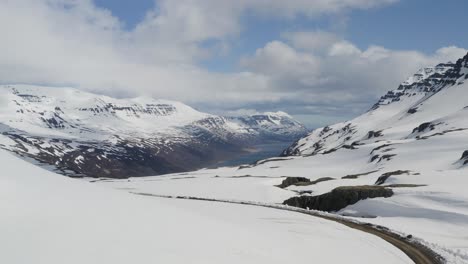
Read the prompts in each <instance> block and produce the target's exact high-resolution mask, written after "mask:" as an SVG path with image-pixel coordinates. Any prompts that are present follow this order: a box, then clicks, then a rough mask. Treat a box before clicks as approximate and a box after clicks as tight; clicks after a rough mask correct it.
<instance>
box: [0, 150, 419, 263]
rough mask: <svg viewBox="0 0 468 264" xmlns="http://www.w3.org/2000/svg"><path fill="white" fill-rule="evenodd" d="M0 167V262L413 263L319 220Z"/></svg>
mask: <svg viewBox="0 0 468 264" xmlns="http://www.w3.org/2000/svg"><path fill="white" fill-rule="evenodd" d="M0 159H1V160H2V165H1V167H2V177H0V208H1V210H2V217H1V218H0V233H1V234H2V235H1V236H0V248H1V254H0V262H1V263H11V264H16V263H47V264H51V263H113V264H116V263H150V262H155V263H292V262H304V261H305V260H308V259H309V260H311V261H313V262H320V263H342V262H346V263H362V262H363V260H365V261H366V262H368V263H411V261H410V260H409V258H408V257H407V256H406V255H405V254H403V253H402V252H401V251H399V250H398V249H396V248H395V247H393V246H391V245H390V244H388V243H386V242H385V241H383V240H381V239H379V238H377V237H375V236H372V235H369V234H366V233H363V232H360V231H356V230H353V229H351V228H348V227H345V226H343V225H340V224H337V223H334V222H330V221H327V220H323V219H320V218H315V217H310V216H307V215H304V214H300V213H295V212H285V211H278V210H274V209H269V208H257V207H250V206H242V205H235V204H220V203H206V202H203V201H198V202H197V201H180V200H168V199H162V198H154V197H145V196H138V195H134V194H130V193H127V192H123V191H116V190H112V189H106V188H103V186H96V185H95V184H94V185H93V184H90V183H88V182H83V181H79V180H73V179H70V178H66V177H63V176H60V175H57V174H53V173H51V172H48V171H45V170H43V169H40V168H38V167H36V166H34V165H31V164H29V163H27V162H24V161H22V160H20V159H18V158H16V157H14V156H12V155H11V154H8V153H6V152H4V151H0ZM122 183H123V182H122ZM119 188H126V190H127V191H128V190H129V189H128V188H131V187H129V186H127V187H123V186H121V187H119Z"/></svg>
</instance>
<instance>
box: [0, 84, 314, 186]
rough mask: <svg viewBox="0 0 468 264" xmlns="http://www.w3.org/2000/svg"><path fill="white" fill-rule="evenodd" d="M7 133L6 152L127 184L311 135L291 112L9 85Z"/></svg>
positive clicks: (0, 92) (2, 121)
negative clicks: (206, 109)
mask: <svg viewBox="0 0 468 264" xmlns="http://www.w3.org/2000/svg"><path fill="white" fill-rule="evenodd" d="M0 132H1V133H2V134H3V135H6V136H7V138H8V140H4V142H0V147H1V148H4V149H7V150H10V151H13V152H15V153H17V154H19V155H21V156H23V157H25V158H29V159H32V160H34V161H37V162H39V163H41V164H42V165H47V166H49V167H50V168H52V169H53V170H58V171H59V172H61V173H63V174H66V175H70V176H89V177H109V178H127V177H130V176H144V175H159V174H164V173H173V172H181V171H187V170H193V169H198V168H202V167H204V166H208V165H211V164H215V163H216V162H219V161H222V160H225V159H229V158H232V157H235V156H237V155H241V154H242V153H245V152H246V150H247V149H248V148H251V147H252V146H254V145H255V144H261V143H266V142H292V141H294V140H295V139H297V138H299V137H301V136H302V135H304V134H306V132H307V129H306V128H305V127H304V126H303V125H302V124H300V123H299V122H297V121H295V120H294V119H293V118H292V117H291V116H289V115H288V114H286V113H283V112H276V113H264V114H256V115H250V116H240V117H224V116H217V115H211V114H207V113H202V112H199V111H197V110H195V109H193V108H191V107H189V106H187V105H185V104H183V103H180V102H175V101H168V100H155V99H151V98H145V97H139V98H133V99H116V98H111V97H107V96H102V95H96V94H92V93H87V92H84V91H80V90H77V89H73V88H51V87H39V86H30V85H4V86H0Z"/></svg>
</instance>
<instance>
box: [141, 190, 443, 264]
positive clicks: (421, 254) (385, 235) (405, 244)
mask: <svg viewBox="0 0 468 264" xmlns="http://www.w3.org/2000/svg"><path fill="white" fill-rule="evenodd" d="M132 193H133V194H136V195H143V196H151V197H157V198H167V199H183V200H197V201H206V202H218V203H231V204H241V205H249V206H259V207H267V208H273V209H277V210H283V211H291V212H296V213H302V214H307V215H311V216H314V217H319V218H322V219H326V220H329V221H333V222H337V223H340V224H343V225H345V226H347V227H350V228H353V229H356V230H359V231H362V232H365V233H368V234H372V235H375V236H378V237H380V238H381V239H383V240H385V241H387V242H388V243H390V244H392V245H393V246H395V247H397V248H398V249H399V250H401V251H402V252H403V253H405V254H406V255H407V256H408V257H409V258H410V259H411V260H412V261H414V263H416V264H444V263H446V261H445V259H444V258H443V257H441V256H440V255H438V254H437V253H436V252H434V251H433V250H431V249H430V248H428V247H427V246H425V245H423V244H421V243H420V242H418V241H417V240H416V239H413V238H412V237H404V236H401V235H399V234H397V233H394V232H392V231H391V230H389V229H388V228H385V227H382V226H376V225H372V224H367V223H360V222H357V221H351V220H349V219H345V218H343V217H340V216H337V215H333V214H329V213H324V212H320V211H314V210H305V209H301V208H295V207H289V206H285V205H279V204H265V203H258V202H250V201H234V200H222V199H210V198H200V197H192V196H169V195H157V194H151V193H139V192H132Z"/></svg>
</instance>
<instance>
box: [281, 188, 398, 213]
mask: <svg viewBox="0 0 468 264" xmlns="http://www.w3.org/2000/svg"><path fill="white" fill-rule="evenodd" d="M392 195H393V191H392V190H391V189H389V188H385V187H383V186H344V187H338V188H336V189H334V190H332V191H331V192H329V193H325V194H322V195H318V196H297V197H292V198H290V199H288V200H286V201H284V202H283V204H285V205H289V206H294V207H299V208H304V209H307V208H308V209H312V210H320V211H327V212H335V211H339V210H341V209H343V208H345V207H347V206H348V205H351V204H355V203H357V202H359V201H361V200H364V199H368V198H377V197H385V198H387V197H391V196H392Z"/></svg>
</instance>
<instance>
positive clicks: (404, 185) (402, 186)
mask: <svg viewBox="0 0 468 264" xmlns="http://www.w3.org/2000/svg"><path fill="white" fill-rule="evenodd" d="M424 186H427V185H425V184H389V185H384V186H383V187H388V188H416V187H424Z"/></svg>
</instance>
